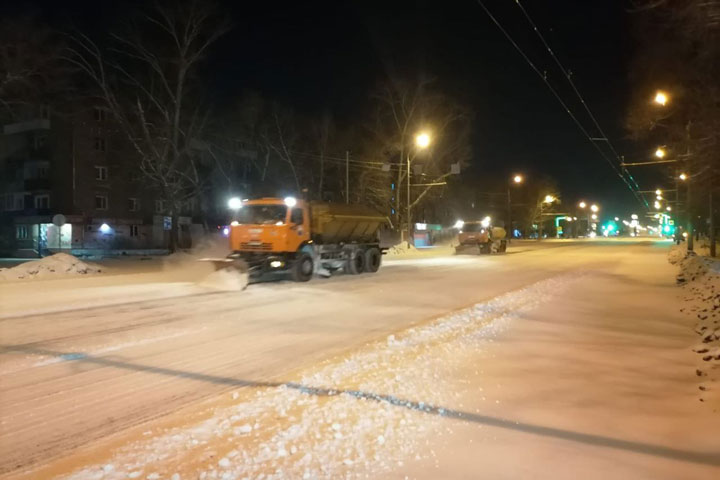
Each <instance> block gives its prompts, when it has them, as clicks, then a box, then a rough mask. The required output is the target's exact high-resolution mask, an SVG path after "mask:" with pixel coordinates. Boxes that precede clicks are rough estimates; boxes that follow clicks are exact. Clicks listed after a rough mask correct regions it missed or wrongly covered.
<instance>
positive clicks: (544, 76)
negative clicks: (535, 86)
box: [477, 0, 643, 202]
mask: <svg viewBox="0 0 720 480" xmlns="http://www.w3.org/2000/svg"><path fill="white" fill-rule="evenodd" d="M477 3H478V4H479V5H480V7H481V8H482V9H483V10H484V11H485V13H486V14H487V15H488V17H490V19H491V20H492V22H493V23H494V24H495V26H497V27H498V29H499V30H500V31H501V32H502V34H503V35H504V36H505V38H506V39H507V40H508V41H509V42H510V43H511V44H512V45H513V47H514V48H515V50H517V52H518V53H519V54H520V55H521V56H522V57H523V59H524V60H525V61H526V62H527V64H528V65H530V68H532V70H533V71H534V72H535V73H536V74H537V75H538V76H539V77H540V78H541V79H542V81H543V82H544V83H545V85H546V86H547V87H548V89H549V90H550V91H551V92H552V94H553V96H554V97H555V99H556V100H557V101H558V102H559V103H560V105H562V107H563V108H564V109H565V112H566V113H567V114H568V115H569V116H570V118H571V119H572V120H573V122H575V124H576V125H577V127H578V128H579V129H580V131H581V132H582V133H583V134H584V135H585V136H586V137H587V139H588V141H590V143H591V144H592V145H593V147H595V149H596V150H597V151H598V153H599V154H600V156H601V157H603V159H605V161H606V162H607V163H608V164H609V165H610V167H611V168H612V169H613V171H614V172H615V173H616V174H617V175H618V177H620V179H621V180H622V181H623V183H625V185H627V187H628V188H629V189H630V191H631V192H632V193H633V195H634V196H635V198H636V199H637V200H638V201H640V202H643V200H642V199H641V198H640V197H639V196H638V194H637V192H636V190H635V188H634V187H633V185H632V184H631V183H630V182H629V181H628V179H627V178H625V175H623V174H622V172H621V171H620V170H619V169H618V167H617V166H616V165H615V164H614V163H613V161H612V160H611V159H610V158H608V156H607V155H606V154H605V152H604V151H603V150H602V149H601V148H600V147H599V146H598V144H597V143H596V142H595V141H594V140H593V139H592V136H591V135H590V133H589V132H588V131H587V129H586V128H585V127H584V126H583V124H582V123H581V122H580V121H579V120H578V118H577V117H576V116H575V114H574V113H573V112H572V111H571V110H570V107H569V106H568V105H567V103H566V102H565V101H564V100H563V99H562V97H561V96H560V94H559V93H558V92H557V90H556V89H555V88H554V87H553V86H552V85H551V84H550V82H548V80H547V77H546V75H544V74H543V73H542V72H541V71H540V69H538V67H537V66H536V65H535V63H534V62H533V61H532V60H531V59H530V57H528V56H527V54H526V53H525V52H524V51H523V49H522V48H520V45H518V43H517V42H516V41H515V40H514V39H513V38H512V36H511V35H510V33H509V32H508V31H507V30H506V29H505V28H504V27H503V26H502V25H501V24H500V22H499V21H498V20H497V18H495V16H494V15H493V14H492V12H490V10H489V9H488V8H487V7H486V6H485V4H484V3H483V1H482V0H477Z"/></svg>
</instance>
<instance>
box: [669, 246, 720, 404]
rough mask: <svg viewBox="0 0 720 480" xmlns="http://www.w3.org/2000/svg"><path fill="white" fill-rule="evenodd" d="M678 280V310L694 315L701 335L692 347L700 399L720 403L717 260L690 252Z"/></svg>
mask: <svg viewBox="0 0 720 480" xmlns="http://www.w3.org/2000/svg"><path fill="white" fill-rule="evenodd" d="M671 253H672V252H671ZM677 280H678V283H680V284H683V289H684V298H683V300H684V306H683V308H682V309H681V311H682V312H684V313H685V314H686V315H689V316H691V317H693V319H694V320H695V322H696V325H695V333H697V334H698V336H699V337H700V342H699V343H698V344H697V345H695V347H693V351H694V352H695V353H697V354H698V364H697V369H696V370H695V374H696V375H697V376H698V377H699V380H700V384H699V385H698V390H699V393H700V398H699V399H700V401H701V402H707V403H710V404H711V405H713V406H714V407H715V406H718V405H720V261H717V260H715V259H712V258H708V257H701V256H697V255H695V254H692V253H691V254H690V255H689V256H687V257H685V258H684V259H683V260H682V261H681V262H680V274H679V275H678V276H677Z"/></svg>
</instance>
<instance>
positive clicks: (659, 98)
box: [653, 90, 668, 107]
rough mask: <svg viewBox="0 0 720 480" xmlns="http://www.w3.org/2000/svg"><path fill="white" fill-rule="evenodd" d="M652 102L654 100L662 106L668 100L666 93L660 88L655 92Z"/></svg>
mask: <svg viewBox="0 0 720 480" xmlns="http://www.w3.org/2000/svg"><path fill="white" fill-rule="evenodd" d="M653 102H655V103H656V104H657V105H661V106H663V107H664V106H665V105H666V104H667V102H668V96H667V93H665V92H663V91H662V90H658V91H657V92H656V93H655V98H653Z"/></svg>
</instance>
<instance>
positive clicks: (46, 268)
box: [0, 253, 101, 281]
mask: <svg viewBox="0 0 720 480" xmlns="http://www.w3.org/2000/svg"><path fill="white" fill-rule="evenodd" d="M100 272H101V270H100V267H99V266H97V265H95V264H92V263H85V262H83V261H82V260H79V259H78V258H76V257H74V256H72V255H69V254H67V253H56V254H55V255H51V256H49V257H45V258H41V259H40V260H33V261H30V262H25V263H22V264H20V265H18V266H16V267H13V268H6V269H2V270H0V280H8V281H9V280H26V279H29V278H44V277H52V276H56V275H87V274H93V273H100Z"/></svg>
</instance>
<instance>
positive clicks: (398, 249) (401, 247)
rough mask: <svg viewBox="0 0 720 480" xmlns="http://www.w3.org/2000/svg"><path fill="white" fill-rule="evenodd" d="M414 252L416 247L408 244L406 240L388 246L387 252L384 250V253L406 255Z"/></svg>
mask: <svg viewBox="0 0 720 480" xmlns="http://www.w3.org/2000/svg"><path fill="white" fill-rule="evenodd" d="M414 252H417V248H415V245H410V244H409V243H408V242H400V243H398V244H397V245H393V246H392V247H390V248H388V249H387V252H385V255H390V256H397V255H407V254H409V253H414Z"/></svg>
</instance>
